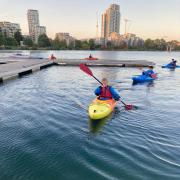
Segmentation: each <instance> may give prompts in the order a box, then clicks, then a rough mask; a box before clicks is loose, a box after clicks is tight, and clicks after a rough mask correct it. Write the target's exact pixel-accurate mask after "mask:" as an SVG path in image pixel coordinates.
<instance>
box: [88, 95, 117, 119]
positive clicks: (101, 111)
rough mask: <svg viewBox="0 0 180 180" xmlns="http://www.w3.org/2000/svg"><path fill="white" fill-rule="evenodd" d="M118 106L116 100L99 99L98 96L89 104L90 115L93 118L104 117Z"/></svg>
mask: <svg viewBox="0 0 180 180" xmlns="http://www.w3.org/2000/svg"><path fill="white" fill-rule="evenodd" d="M115 106H116V101H115V100H113V99H110V100H99V99H98V98H96V99H95V100H94V101H93V102H92V103H91V104H90V106H89V110H88V111H89V117H90V118H91V119H93V120H99V119H103V118H105V117H107V116H109V115H110V114H111V113H112V111H113V110H114V108H115Z"/></svg>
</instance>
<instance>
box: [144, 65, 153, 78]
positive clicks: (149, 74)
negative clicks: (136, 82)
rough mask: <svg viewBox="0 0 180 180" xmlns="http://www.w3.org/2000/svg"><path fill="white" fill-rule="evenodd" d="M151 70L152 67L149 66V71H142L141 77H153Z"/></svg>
mask: <svg viewBox="0 0 180 180" xmlns="http://www.w3.org/2000/svg"><path fill="white" fill-rule="evenodd" d="M153 69H154V67H153V66H149V69H148V70H147V71H143V72H142V75H145V76H149V77H152V76H153V75H155V73H154V71H153Z"/></svg>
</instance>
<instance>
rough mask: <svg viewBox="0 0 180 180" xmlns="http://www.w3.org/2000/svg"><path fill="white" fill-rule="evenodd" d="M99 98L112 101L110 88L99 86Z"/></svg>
mask: <svg viewBox="0 0 180 180" xmlns="http://www.w3.org/2000/svg"><path fill="white" fill-rule="evenodd" d="M100 98H108V99H112V94H111V92H110V86H107V87H102V86H101V94H100Z"/></svg>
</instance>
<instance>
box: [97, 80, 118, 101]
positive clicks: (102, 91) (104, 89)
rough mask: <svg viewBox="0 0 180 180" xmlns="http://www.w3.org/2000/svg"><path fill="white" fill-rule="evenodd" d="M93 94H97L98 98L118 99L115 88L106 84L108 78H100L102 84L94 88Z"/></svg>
mask: <svg viewBox="0 0 180 180" xmlns="http://www.w3.org/2000/svg"><path fill="white" fill-rule="evenodd" d="M95 95H96V96H98V98H99V99H100V100H108V99H114V100H116V101H119V99H120V96H119V94H118V93H117V92H116V90H115V89H114V88H113V87H112V86H109V85H108V80H107V79H106V78H103V79H102V85H101V86H99V87H98V88H97V89H96V90H95Z"/></svg>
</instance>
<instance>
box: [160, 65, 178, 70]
mask: <svg viewBox="0 0 180 180" xmlns="http://www.w3.org/2000/svg"><path fill="white" fill-rule="evenodd" d="M162 68H168V69H175V68H180V66H176V67H174V66H172V65H170V64H167V65H165V66H162Z"/></svg>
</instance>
